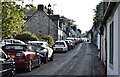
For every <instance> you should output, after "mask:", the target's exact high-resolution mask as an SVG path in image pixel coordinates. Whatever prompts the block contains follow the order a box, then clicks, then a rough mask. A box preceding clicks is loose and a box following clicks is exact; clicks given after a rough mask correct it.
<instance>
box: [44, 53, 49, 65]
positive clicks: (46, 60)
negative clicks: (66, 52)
mask: <svg viewBox="0 0 120 77" xmlns="http://www.w3.org/2000/svg"><path fill="white" fill-rule="evenodd" d="M47 62H48V53H47V54H46V56H45V57H44V63H47Z"/></svg>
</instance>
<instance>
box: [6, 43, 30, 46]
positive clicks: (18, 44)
mask: <svg viewBox="0 0 120 77" xmlns="http://www.w3.org/2000/svg"><path fill="white" fill-rule="evenodd" d="M15 45H16V46H19V45H21V46H28V44H16V43H15V44H6V45H5V46H15Z"/></svg>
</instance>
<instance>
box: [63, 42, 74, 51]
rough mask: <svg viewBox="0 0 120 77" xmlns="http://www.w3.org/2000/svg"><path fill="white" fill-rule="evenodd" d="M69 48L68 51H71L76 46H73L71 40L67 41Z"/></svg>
mask: <svg viewBox="0 0 120 77" xmlns="http://www.w3.org/2000/svg"><path fill="white" fill-rule="evenodd" d="M65 42H66V44H67V46H68V50H71V49H73V48H74V47H75V45H74V44H73V41H71V40H65Z"/></svg>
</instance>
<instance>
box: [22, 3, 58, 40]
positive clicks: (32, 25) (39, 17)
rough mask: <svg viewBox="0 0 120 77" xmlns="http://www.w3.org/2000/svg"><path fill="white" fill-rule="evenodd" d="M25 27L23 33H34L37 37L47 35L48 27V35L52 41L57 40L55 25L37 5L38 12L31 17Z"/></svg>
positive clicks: (41, 6) (42, 7) (40, 6)
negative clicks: (51, 37)
mask: <svg viewBox="0 0 120 77" xmlns="http://www.w3.org/2000/svg"><path fill="white" fill-rule="evenodd" d="M26 24H27V26H26V27H25V29H24V30H25V31H28V32H31V33H34V34H35V35H37V36H38V37H44V36H46V35H48V27H49V26H50V29H49V30H50V35H52V36H53V38H54V40H57V39H58V28H57V25H56V24H55V23H54V22H53V21H52V20H51V19H49V17H48V15H47V14H46V13H45V12H44V6H43V5H38V10H37V11H36V12H35V13H34V14H33V15H32V17H31V18H30V19H29V20H28V21H27V22H26Z"/></svg>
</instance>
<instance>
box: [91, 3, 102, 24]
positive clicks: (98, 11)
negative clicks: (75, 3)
mask: <svg viewBox="0 0 120 77" xmlns="http://www.w3.org/2000/svg"><path fill="white" fill-rule="evenodd" d="M94 12H95V17H94V18H93V21H94V23H95V22H97V23H98V24H99V23H101V21H102V18H103V7H102V2H100V3H99V4H98V5H97V6H96V9H94Z"/></svg>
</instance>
